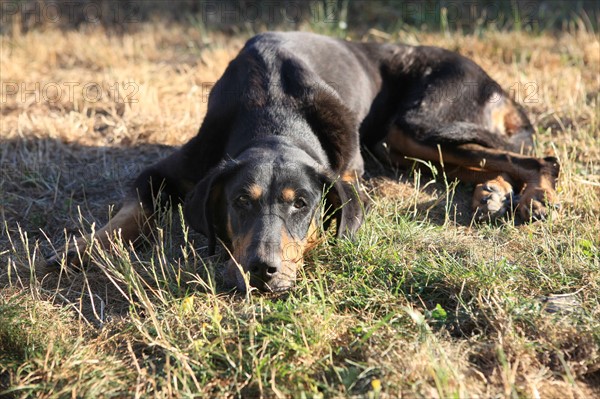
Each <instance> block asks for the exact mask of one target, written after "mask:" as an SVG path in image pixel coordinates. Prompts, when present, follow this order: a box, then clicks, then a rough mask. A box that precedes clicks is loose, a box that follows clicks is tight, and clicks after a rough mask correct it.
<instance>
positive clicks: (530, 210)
mask: <svg viewBox="0 0 600 399" xmlns="http://www.w3.org/2000/svg"><path fill="white" fill-rule="evenodd" d="M559 207H560V204H559V203H558V201H557V200H556V194H555V192H554V190H552V189H549V188H543V187H531V188H529V187H526V188H525V189H524V190H523V193H522V194H521V198H520V199H519V203H518V205H517V210H518V212H519V215H520V216H521V218H523V220H525V221H536V220H546V219H547V218H548V217H549V216H550V214H551V213H552V212H553V210H555V209H558V208H559Z"/></svg>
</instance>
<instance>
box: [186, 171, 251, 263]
mask: <svg viewBox="0 0 600 399" xmlns="http://www.w3.org/2000/svg"><path fill="white" fill-rule="evenodd" d="M239 167H240V164H239V163H236V162H233V161H229V162H222V163H221V164H219V165H218V166H217V167H215V168H214V169H212V170H211V171H210V172H209V173H208V175H206V177H204V178H203V179H202V180H200V182H198V184H197V185H196V187H194V189H193V190H191V191H190V192H189V193H188V195H187V196H186V199H185V204H184V207H183V215H184V217H185V219H186V220H187V222H188V224H189V225H190V226H191V227H192V228H193V229H194V230H196V231H199V232H201V233H203V234H204V235H206V237H207V238H208V251H209V254H210V255H213V254H214V253H215V248H216V242H217V237H219V238H221V239H224V240H228V237H227V229H226V226H224V224H223V222H220V221H223V220H226V219H227V217H226V215H225V213H226V202H225V201H224V199H223V185H224V184H225V182H226V181H227V179H228V178H229V177H230V176H231V175H232V174H233V173H234V172H235V171H236V170H238V169H239Z"/></svg>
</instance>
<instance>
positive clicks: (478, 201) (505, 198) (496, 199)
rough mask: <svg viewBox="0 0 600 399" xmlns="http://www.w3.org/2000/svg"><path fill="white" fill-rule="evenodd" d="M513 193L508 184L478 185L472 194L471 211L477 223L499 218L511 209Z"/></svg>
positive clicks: (489, 183) (490, 183)
mask: <svg viewBox="0 0 600 399" xmlns="http://www.w3.org/2000/svg"><path fill="white" fill-rule="evenodd" d="M513 195H514V193H513V190H512V187H511V186H510V185H509V184H497V183H496V182H487V183H483V184H478V185H477V187H475V192H474V193H473V204H472V206H473V210H474V211H475V218H476V219H477V220H478V221H491V220H496V219H498V218H501V217H502V216H504V215H505V214H506V212H508V211H509V210H510V209H511V208H512V203H513V200H514V196H513Z"/></svg>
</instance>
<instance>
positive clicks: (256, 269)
mask: <svg viewBox="0 0 600 399" xmlns="http://www.w3.org/2000/svg"><path fill="white" fill-rule="evenodd" d="M248 270H249V271H250V274H251V275H252V276H254V277H256V278H258V279H260V280H261V281H263V282H268V281H269V280H271V279H272V278H273V277H275V275H276V274H277V272H278V271H279V268H278V267H277V265H275V264H273V263H272V262H268V261H265V260H262V259H258V258H256V259H253V260H251V261H250V265H249V268H248Z"/></svg>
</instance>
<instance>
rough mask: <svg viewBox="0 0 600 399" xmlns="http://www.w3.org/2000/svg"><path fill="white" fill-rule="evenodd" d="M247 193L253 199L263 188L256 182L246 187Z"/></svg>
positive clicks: (261, 192) (258, 196) (260, 193)
mask: <svg viewBox="0 0 600 399" xmlns="http://www.w3.org/2000/svg"><path fill="white" fill-rule="evenodd" d="M248 194H249V195H250V198H252V199H253V200H257V199H259V198H260V197H261V196H262V194H263V189H262V187H260V186H259V185H258V184H252V185H251V186H250V187H248Z"/></svg>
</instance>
